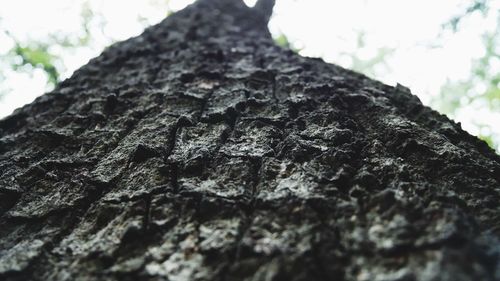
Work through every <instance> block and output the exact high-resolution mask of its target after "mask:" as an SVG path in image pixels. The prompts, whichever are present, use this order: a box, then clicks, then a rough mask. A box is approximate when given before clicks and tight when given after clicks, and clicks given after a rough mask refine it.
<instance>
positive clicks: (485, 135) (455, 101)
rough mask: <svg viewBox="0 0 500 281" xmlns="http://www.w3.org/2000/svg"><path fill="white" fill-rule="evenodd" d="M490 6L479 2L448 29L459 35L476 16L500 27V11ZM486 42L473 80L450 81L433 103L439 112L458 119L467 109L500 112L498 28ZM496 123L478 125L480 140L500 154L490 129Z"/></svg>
mask: <svg viewBox="0 0 500 281" xmlns="http://www.w3.org/2000/svg"><path fill="white" fill-rule="evenodd" d="M490 4H491V1H488V0H477V1H475V2H474V3H473V4H472V5H471V6H470V7H469V8H467V10H466V11H465V12H464V13H463V14H462V15H459V16H457V17H454V18H452V19H451V20H450V22H449V23H448V25H447V27H448V28H451V29H452V30H453V31H456V30H457V29H458V28H459V23H461V22H462V21H463V19H464V18H466V17H468V16H469V15H470V14H472V13H476V12H480V13H481V14H482V15H483V16H484V17H486V16H494V17H496V20H497V23H498V25H499V26H500V11H496V10H495V11H492V10H491V9H490ZM490 13H494V14H490ZM482 41H483V55H482V56H481V57H480V58H478V59H476V60H475V61H473V63H472V68H471V71H470V76H469V77H468V78H467V79H464V80H461V81H448V82H447V83H446V84H445V85H444V86H443V87H442V89H441V93H440V94H439V95H438V96H437V97H436V98H434V100H433V101H432V103H433V105H434V106H435V107H436V108H437V109H438V110H439V111H441V112H443V113H445V114H447V115H449V116H451V117H455V116H457V113H458V112H459V111H460V110H462V109H463V108H466V107H470V108H473V109H475V110H480V111H490V112H495V111H498V110H500V69H499V66H500V45H499V43H500V30H499V29H498V28H496V29H495V30H494V31H486V32H485V33H484V34H483V35H482ZM494 122H498V120H491V121H489V122H488V123H486V122H485V123H477V122H476V127H477V128H478V129H479V131H480V134H479V137H480V138H481V139H483V140H485V141H486V142H487V143H488V145H490V146H491V147H492V148H496V149H497V151H500V135H499V134H498V133H496V134H495V133H493V131H492V130H491V129H490V127H491V124H494ZM485 129H486V130H485Z"/></svg>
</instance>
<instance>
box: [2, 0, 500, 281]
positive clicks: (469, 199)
mask: <svg viewBox="0 0 500 281" xmlns="http://www.w3.org/2000/svg"><path fill="white" fill-rule="evenodd" d="M271 2H274V1H262V2H260V4H258V5H256V8H255V9H251V8H248V7H246V6H245V5H244V4H243V3H242V2H241V1H239V0H238V1H235V0H199V1H198V2H197V3H196V4H194V5H192V6H189V7H188V8H186V9H184V10H182V11H180V12H178V13H176V14H174V15H172V16H170V17H168V18H167V19H166V20H164V21H163V22H162V23H160V24H158V25H156V26H153V27H151V28H148V29H147V30H146V31H145V32H144V33H143V34H142V35H141V36H138V37H136V38H132V39H129V40H127V41H124V42H121V43H118V44H115V45H113V46H111V47H110V48H108V49H107V50H105V51H104V52H103V54H102V55H101V56H99V57H97V58H95V59H93V60H92V61H90V62H89V63H88V64H87V65H86V66H84V67H82V68H81V69H80V70H78V71H77V72H76V73H75V74H74V75H73V76H72V77H71V78H70V79H68V80H66V81H64V82H62V83H61V84H60V85H59V86H58V87H57V88H56V89H55V90H54V91H53V92H51V93H48V94H46V95H43V96H41V97H40V98H38V99H37V100H36V101H34V102H33V103H31V104H29V105H26V106H25V107H23V108H21V109H18V110H17V111H16V112H15V113H14V114H13V115H11V116H9V117H7V118H5V119H3V120H1V121H0V171H1V175H0V215H1V217H0V279H1V280H172V281H177V280H308V281H312V280H358V281H362V280H418V281H423V280H426V281H431V280H500V240H499V235H500V216H499V215H500V207H499V204H498V202H499V199H500V187H499V183H500V157H498V156H497V155H495V153H494V152H493V151H492V150H491V149H489V148H488V146H487V145H486V144H485V143H484V142H482V141H480V140H479V139H477V138H475V137H473V136H470V135H469V134H467V133H466V132H464V131H463V130H462V129H461V128H460V125H459V124H456V123H454V122H453V121H450V120H449V119H447V118H446V117H445V116H443V115H440V114H438V113H437V112H435V111H433V110H431V109H429V108H428V107H425V106H423V105H422V104H421V102H420V101H419V100H418V98H416V97H415V96H414V95H412V94H411V93H410V91H409V90H408V89H407V88H405V87H403V86H400V85H398V86H396V87H391V86H388V85H384V84H382V83H380V82H377V81H374V80H371V79H369V78H367V77H365V76H363V75H361V74H359V73H355V72H352V71H349V70H346V69H343V68H341V67H338V66H335V65H332V64H327V63H325V62H323V61H321V60H319V59H312V58H304V57H301V56H299V55H297V54H295V53H293V52H292V51H290V50H285V49H282V48H280V47H278V46H276V45H275V44H274V43H273V40H272V38H271V36H270V34H269V32H268V30H267V27H266V24H267V22H266V20H267V19H268V18H269V14H270V12H269V11H270V10H269V9H270V8H269V7H270V6H272V3H271ZM266 7H268V8H266Z"/></svg>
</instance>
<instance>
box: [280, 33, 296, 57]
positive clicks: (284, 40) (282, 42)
mask: <svg viewBox="0 0 500 281" xmlns="http://www.w3.org/2000/svg"><path fill="white" fill-rule="evenodd" d="M274 42H275V43H276V44H277V45H278V46H280V47H283V48H286V49H290V50H292V51H294V52H295V53H298V52H300V50H301V49H300V48H297V47H296V46H294V45H293V44H292V43H291V42H290V40H288V37H287V36H286V35H285V34H283V33H280V34H279V35H278V36H275V37H274Z"/></svg>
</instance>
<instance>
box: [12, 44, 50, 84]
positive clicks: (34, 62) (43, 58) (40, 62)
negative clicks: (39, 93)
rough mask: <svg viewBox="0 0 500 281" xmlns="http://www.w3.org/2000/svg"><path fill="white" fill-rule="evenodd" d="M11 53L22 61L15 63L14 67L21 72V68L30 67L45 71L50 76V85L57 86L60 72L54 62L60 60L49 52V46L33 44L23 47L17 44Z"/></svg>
mask: <svg viewBox="0 0 500 281" xmlns="http://www.w3.org/2000/svg"><path fill="white" fill-rule="evenodd" d="M11 52H12V53H13V55H15V56H18V57H19V58H20V59H21V60H20V61H19V62H14V63H13V65H12V67H13V69H14V70H19V69H20V68H21V67H23V66H26V65H30V66H32V67H33V68H40V69H43V70H44V71H45V72H46V73H47V76H48V79H49V81H48V82H49V83H51V84H52V85H55V84H56V83H57V82H58V81H59V72H58V70H57V69H56V67H55V66H54V61H55V60H57V59H58V58H57V57H56V56H54V55H52V54H50V53H49V52H48V46H47V45H45V44H40V43H32V44H31V45H28V46H22V45H21V44H19V43H16V44H15V46H14V48H12V50H11Z"/></svg>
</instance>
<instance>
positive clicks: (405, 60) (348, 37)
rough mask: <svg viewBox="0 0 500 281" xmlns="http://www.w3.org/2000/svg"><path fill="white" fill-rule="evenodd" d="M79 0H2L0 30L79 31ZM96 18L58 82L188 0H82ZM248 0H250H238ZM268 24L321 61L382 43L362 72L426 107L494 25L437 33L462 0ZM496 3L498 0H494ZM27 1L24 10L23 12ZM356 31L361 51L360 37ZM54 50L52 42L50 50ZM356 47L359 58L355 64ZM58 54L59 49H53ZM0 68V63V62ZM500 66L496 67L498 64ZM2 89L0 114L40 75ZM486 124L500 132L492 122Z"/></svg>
mask: <svg viewBox="0 0 500 281" xmlns="http://www.w3.org/2000/svg"><path fill="white" fill-rule="evenodd" d="M83 2H84V0H44V1H36V0H2V1H1V2H0V29H4V30H7V31H8V32H10V33H11V34H13V35H15V36H16V37H17V38H18V39H19V40H28V39H30V40H31V39H35V40H43V38H46V37H47V34H50V33H57V32H61V33H69V34H79V33H81V32H82V24H81V16H80V13H81V9H82V8H81V7H82V5H83ZM87 2H88V3H89V5H90V7H91V8H92V10H93V11H96V14H98V17H97V19H98V21H100V22H101V24H94V26H91V27H90V28H91V35H92V38H93V44H92V46H90V47H88V48H79V49H77V50H72V51H63V50H61V52H60V53H61V56H62V57H63V61H64V66H65V71H64V72H63V78H65V77H69V76H70V75H71V73H72V72H73V71H74V70H76V69H77V68H78V67H80V66H81V65H83V64H85V63H86V62H87V61H88V60H89V59H90V58H92V57H94V56H97V55H98V54H99V53H100V52H101V51H102V49H103V48H104V47H105V46H107V45H109V44H110V43H111V42H112V41H119V40H123V39H126V38H129V37H131V36H135V35H138V34H140V33H141V32H142V30H143V29H144V26H145V25H149V24H155V23H157V22H159V21H161V20H162V19H163V18H164V17H165V16H166V15H167V13H168V12H169V11H176V10H179V9H181V8H183V7H185V6H186V5H188V4H189V3H191V2H193V1H190V0H170V1H165V0H127V1H123V0H88V1H87ZM245 2H246V3H247V4H248V5H250V6H251V5H253V3H254V2H255V1H252V0H245ZM276 2H277V4H276V7H275V10H274V15H273V17H272V19H271V22H270V24H269V27H270V30H271V32H272V33H273V34H274V35H275V36H278V35H279V34H285V35H286V36H287V38H288V39H289V41H290V42H291V43H292V45H293V46H294V48H297V49H299V50H300V51H299V53H300V54H301V55H305V56H313V57H322V58H323V59H324V60H326V61H328V62H332V63H336V64H340V65H342V66H344V67H348V68H350V67H353V66H354V65H355V64H357V66H358V68H361V70H362V66H363V63H361V65H360V63H359V61H361V62H363V61H370V60H371V59H372V58H374V57H376V56H377V54H379V52H380V50H381V49H385V50H387V53H388V56H387V57H386V58H385V62H386V63H385V64H383V65H379V67H378V68H376V69H375V71H372V72H371V73H367V74H368V75H369V76H373V78H376V79H378V80H381V81H383V82H385V83H387V84H390V85H395V84H396V83H400V84H403V85H405V86H407V87H409V88H410V89H411V90H412V92H413V93H414V94H416V95H417V96H418V97H419V98H420V99H421V100H422V102H424V104H430V101H431V99H432V97H433V96H434V95H437V94H438V93H439V92H440V89H441V87H442V86H443V85H444V84H445V83H446V81H447V80H451V81H459V80H461V79H465V78H467V77H468V75H469V73H470V69H471V62H472V60H473V59H475V58H479V57H480V56H481V55H482V52H483V48H482V42H481V37H480V36H479V35H480V34H481V33H482V32H483V31H484V30H494V29H495V28H498V26H497V21H496V20H495V19H493V20H491V19H489V20H485V19H483V18H481V17H480V16H479V15H472V16H471V17H470V18H469V19H468V24H467V25H465V26H464V27H463V28H461V29H460V30H459V31H458V32H457V33H452V32H451V31H443V28H442V26H443V24H444V23H445V22H447V21H448V20H450V18H451V17H452V16H454V15H457V14H459V13H460V12H463V11H464V9H465V7H466V6H467V5H468V4H469V3H470V1H462V0H446V1H436V0H419V1H410V0H376V1H375V0H349V1H340V0H277V1H276ZM493 5H494V6H493V8H494V9H495V8H496V9H500V1H496V2H494V4H493ZM26 7H29V9H26ZM1 31H2V30H0V55H3V54H5V52H7V51H8V50H9V49H10V48H11V47H12V44H13V42H12V40H10V38H9V37H8V36H7V35H6V34H5V32H1ZM361 33H362V34H364V37H363V38H362V39H363V46H362V47H361V48H360V45H359V42H360V40H359V39H360V37H359V35H360V34H361ZM54 48H57V46H54ZM353 50H356V54H355V55H356V57H357V58H358V59H359V61H357V62H353V60H352V53H353ZM56 51H57V50H56ZM0 67H1V65H0ZM498 70H499V72H500V67H499V69H498ZM5 76H6V77H5V78H6V79H5V80H4V82H3V85H0V90H2V89H9V91H7V94H4V95H3V96H2V97H1V98H0V118H1V117H3V116H6V115H8V114H10V113H11V112H12V111H13V110H14V109H15V108H17V107H20V106H22V105H23V104H26V103H29V102H31V101H32V100H33V99H34V98H36V97H37V96H39V95H41V94H43V93H44V92H46V91H47V90H50V89H48V88H47V87H46V84H45V82H46V77H45V74H44V72H43V71H41V70H39V71H34V72H33V74H31V75H29V74H26V73H18V72H15V71H10V72H9V71H6V73H5ZM455 119H456V120H457V121H460V122H461V123H462V126H463V127H464V128H465V129H467V130H469V131H470V132H471V133H473V134H477V133H478V128H477V126H475V124H474V123H475V122H483V121H486V122H490V123H491V120H495V119H496V120H500V113H499V112H496V113H495V112H483V113H482V112H478V111H477V110H476V109H465V110H461V111H459V113H458V114H457V116H455ZM497 123H498V124H495V123H491V124H492V129H493V130H494V131H495V132H496V133H497V134H498V135H500V122H497Z"/></svg>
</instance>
